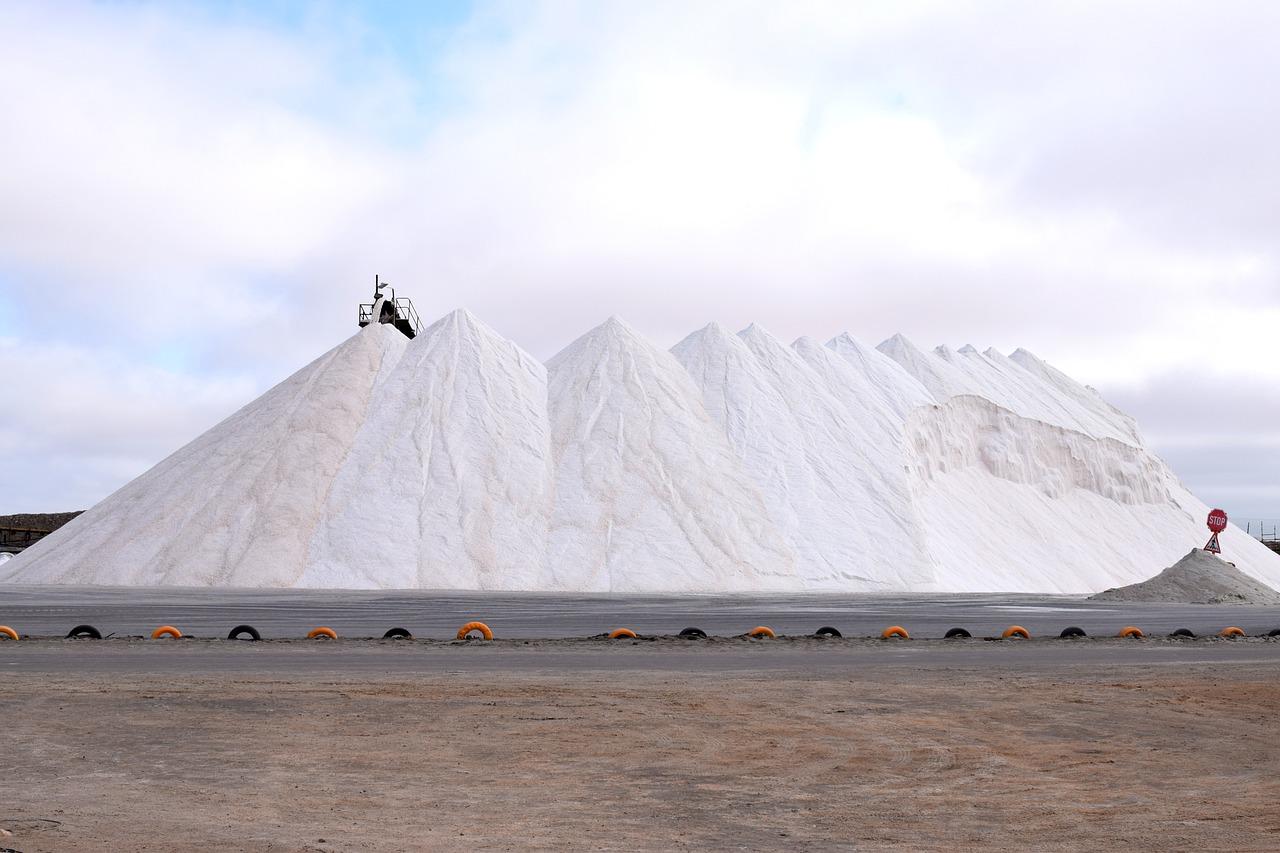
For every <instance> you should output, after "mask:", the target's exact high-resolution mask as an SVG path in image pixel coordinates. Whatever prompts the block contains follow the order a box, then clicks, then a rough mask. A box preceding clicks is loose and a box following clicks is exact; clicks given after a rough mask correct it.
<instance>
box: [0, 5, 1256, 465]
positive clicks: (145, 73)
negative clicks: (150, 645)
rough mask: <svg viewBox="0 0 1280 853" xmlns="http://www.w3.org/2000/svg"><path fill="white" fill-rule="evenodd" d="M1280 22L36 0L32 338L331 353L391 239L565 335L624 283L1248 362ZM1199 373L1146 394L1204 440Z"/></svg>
mask: <svg viewBox="0 0 1280 853" xmlns="http://www.w3.org/2000/svg"><path fill="white" fill-rule="evenodd" d="M335 21H336V23H335ZM1278 29H1280V27H1277V12H1276V11H1274V10H1273V9H1272V7H1270V6H1267V5H1265V4H1245V3H1227V4H1215V5H1214V6H1213V7H1208V6H1203V5H1199V4H1178V3H1172V4H1171V3H1150V4H1148V3H1129V4H1124V5H1122V6H1116V5H1115V4H1079V3H1071V4H1024V3H1012V2H991V3H862V4H856V5H854V4H848V3H788V4H777V3H758V4H744V3H736V2H735V3H700V4H685V3H656V4H630V3H617V4H609V3H584V4H566V3H504V4H494V5H482V6H481V7H480V8H479V9H478V10H477V11H476V14H475V15H474V16H473V17H472V18H471V20H470V21H468V22H466V23H465V24H464V25H463V26H462V27H461V28H459V30H458V31H457V32H455V33H453V34H452V35H451V37H450V38H449V39H447V40H445V41H444V42H443V47H437V48H434V50H435V51H436V52H433V53H431V54H424V55H423V56H421V57H419V58H418V60H419V62H418V65H417V67H415V68H410V67H408V66H407V65H402V66H399V67H396V66H395V65H393V64H392V63H390V62H389V61H388V60H387V59H386V58H385V56H386V51H384V50H383V49H382V48H383V47H385V45H383V44H381V43H380V41H379V36H378V34H377V32H376V28H372V27H370V26H368V25H366V24H362V23H361V22H359V21H353V20H350V19H337V18H330V19H323V18H316V19H314V20H312V21H310V22H309V23H308V24H307V26H306V27H305V28H304V29H302V30H300V31H287V30H283V29H279V28H271V27H267V26H265V25H262V24H261V23H258V22H255V21H253V20H252V19H250V18H245V17H239V18H236V17H232V18H223V19H216V18H213V17H210V16H208V15H203V14H201V13H198V12H195V11H193V10H192V8H190V7H163V6H161V7H152V6H122V5H106V6H82V5H62V4H60V5H58V6H57V7H56V8H55V7H54V6H52V5H49V4H27V5H23V4H9V5H6V6H4V7H3V8H0V103H2V104H4V105H5V106H4V107H3V113H0V121H3V122H4V126H3V128H0V130H3V131H4V132H0V162H3V163H7V164H15V168H11V169H3V170H0V194H3V196H4V198H5V199H6V203H5V204H4V205H2V206H0V287H3V288H5V290H4V292H3V294H0V295H2V296H3V298H4V299H5V300H8V301H10V302H11V303H12V305H14V306H17V308H18V310H19V313H20V317H21V318H22V328H21V332H20V333H21V334H22V336H23V346H24V347H26V346H33V345H34V346H41V347H43V346H50V345H53V342H55V341H60V343H59V344H58V345H60V346H73V347H83V348H85V349H86V352H90V351H92V352H95V353H96V352H99V351H108V352H112V353H114V354H115V357H117V358H119V359H120V364H119V365H118V369H119V370H120V371H121V372H122V373H123V374H125V375H129V374H130V373H131V372H132V373H135V374H136V373H138V372H139V371H143V372H145V370H146V369H149V368H147V365H149V364H152V363H154V362H155V360H156V357H157V355H156V354H157V353H158V352H167V351H170V350H179V351H181V352H182V353H183V356H184V360H185V361H186V363H188V364H189V371H190V375H189V376H188V377H186V378H185V380H184V381H190V382H191V383H193V385H192V387H193V388H195V387H196V386H199V385H200V384H202V383H206V382H211V381H215V380H211V379H209V378H208V377H228V376H230V377H252V378H253V381H254V382H255V383H256V385H257V386H258V387H263V386H264V385H265V384H267V383H268V381H270V380H273V379H278V378H279V377H281V376H283V375H284V374H286V373H288V372H289V371H290V370H292V369H294V368H296V367H297V366H299V365H300V364H302V363H304V362H305V361H307V360H309V359H310V358H311V357H313V356H314V355H316V354H317V353H319V352H320V351H322V350H323V349H325V348H327V347H328V346H330V345H332V344H333V343H334V342H335V341H336V340H337V339H339V338H340V337H341V336H342V335H344V334H345V333H347V332H348V331H350V330H351V328H352V327H353V322H352V321H353V319H354V316H353V311H354V305H353V303H354V302H355V301H357V300H358V299H360V298H363V297H364V296H365V292H364V290H365V288H366V286H367V280H368V278H370V277H371V276H372V274H373V273H374V272H379V273H382V274H383V275H384V276H386V277H388V278H390V279H391V280H392V281H393V283H395V284H396V285H397V286H399V287H400V288H401V291H402V293H407V294H409V295H411V296H413V297H414V298H415V300H416V301H417V302H418V304H419V307H420V310H421V311H422V313H423V314H424V316H435V315H437V314H439V313H443V312H444V311H445V310H448V309H450V308H452V307H455V306H457V305H464V304H465V305H467V306H468V307H470V308H472V309H473V310H475V311H476V312H477V313H478V314H480V315H481V316H483V317H485V318H486V320H487V321H489V322H490V323H491V324H493V325H494V326H495V327H496V328H498V329H499V330H500V331H502V332H504V333H505V334H507V335H509V336H511V337H513V338H515V339H516V340H517V341H519V342H520V343H521V344H523V345H524V346H526V347H527V348H529V349H530V350H532V351H533V352H535V353H536V354H539V355H542V356H549V355H550V354H552V353H554V352H555V351H556V350H557V349H558V348H559V347H560V346H562V345H563V344H565V343H567V342H568V341H569V340H571V339H572V338H573V337H575V336H576V335H577V334H579V333H580V332H581V331H583V330H584V329H585V328H587V327H588V326H590V325H593V324H594V323H596V322H598V321H599V320H600V319H601V318H603V317H605V316H607V315H609V314H612V313H618V314H621V315H623V316H625V317H627V318H628V320H629V321H631V322H632V323H633V324H635V325H636V326H638V327H639V328H641V329H643V330H644V331H646V332H648V333H649V334H650V335H652V336H653V337H654V338H655V339H656V340H659V341H669V342H674V341H675V340H677V339H678V338H680V337H682V336H683V335H684V334H685V333H686V332H687V331H689V330H690V329H692V328H695V327H697V326H699V325H701V324H702V323H704V322H705V321H706V320H708V319H712V318H714V319H718V320H721V321H722V322H725V323H727V324H730V325H736V326H741V325H746V324H747V323H748V322H750V321H753V320H758V321H762V322H763V323H764V324H765V325H767V326H768V327H769V328H770V329H771V330H772V331H774V332H775V333H776V334H778V335H780V336H784V337H794V336H798V335H801V334H808V335H813V336H815V337H822V336H826V335H830V334H834V333H836V332H839V331H842V330H844V329H846V328H847V329H850V330H852V331H854V332H855V333H856V334H858V335H860V336H862V337H864V338H868V339H870V340H872V341H875V340H878V339H879V338H881V337H884V336H888V335H889V334H891V333H892V332H895V331H899V330H901V331H905V332H907V333H908V334H909V335H910V336H912V337H913V338H915V339H917V340H918V341H919V342H921V343H926V342H928V343H932V342H943V341H945V342H949V343H952V344H961V343H966V342H973V343H975V344H980V345H984V346H985V345H987V344H994V345H996V346H998V347H1001V348H1005V349H1008V348H1012V347H1014V346H1019V345H1022V346H1027V347H1028V348H1030V349H1033V350H1035V351H1037V352H1039V353H1040V354H1042V355H1044V356H1046V357H1048V358H1050V359H1051V360H1053V361H1055V362H1057V363H1059V364H1060V365H1061V366H1063V367H1064V368H1067V369H1069V370H1070V371H1072V372H1073V373H1075V374H1077V375H1078V376H1079V377H1080V378H1081V379H1083V380H1085V381H1088V382H1092V383H1094V384H1097V385H1099V386H1100V387H1102V388H1103V390H1104V391H1105V390H1112V391H1115V392H1116V393H1119V394H1122V395H1124V394H1130V392H1133V394H1136V393H1137V392H1136V391H1135V390H1134V389H1141V388H1143V387H1145V385H1146V384H1149V383H1151V382H1152V381H1153V378H1154V377H1166V376H1174V377H1177V376H1181V375H1185V373H1186V371H1188V370H1191V369H1202V367H1203V365H1205V364H1212V365H1213V368H1212V369H1213V370H1214V371H1215V372H1216V373H1217V374H1218V375H1219V379H1218V381H1219V382H1221V383H1223V384H1225V385H1226V386H1235V387H1243V383H1246V382H1250V381H1252V380H1253V377H1255V376H1256V375H1257V373H1258V372H1259V371H1260V370H1265V369H1267V368H1265V367H1264V366H1263V365H1267V364H1273V363H1274V362H1275V357H1276V355H1277V354H1280V352H1278V350H1277V347H1276V346H1275V344H1274V342H1273V335H1274V332H1273V330H1274V328H1275V319H1276V317H1277V314H1278V313H1280V288H1278V287H1277V263H1276V255H1275V249H1274V248H1273V245H1272V242H1273V241H1272V240H1271V238H1270V234H1271V233H1273V231H1274V225H1275V213H1274V204H1273V199H1274V198H1275V197H1276V195H1277V190H1280V187H1276V186H1275V182H1276V181H1277V180H1280V178H1277V177H1276V176H1277V175H1280V151H1277V150H1275V149H1274V147H1273V146H1271V145H1270V144H1269V143H1270V140H1272V139H1274V138H1276V136H1277V135H1280V114H1275V113H1274V111H1268V110H1266V109H1264V108H1263V105H1265V104H1266V103H1269V99H1270V93H1269V91H1268V90H1267V89H1266V87H1267V86H1268V85H1269V82H1268V81H1269V80H1271V79H1274V78H1275V76H1276V73H1277V72H1280V58H1277V56H1276V54H1275V52H1274V50H1273V45H1274V41H1275V36H1276V35H1277V30H1278ZM420 69H426V72H425V73H428V74H430V75H431V77H430V80H429V81H427V83H425V84H424V82H423V81H422V80H421V79H419V78H418V77H417V76H416V75H417V74H418V72H419V70H420ZM428 89H429V90H430V91H431V92H433V93H435V94H436V95H439V97H433V98H425V99H424V97H423V92H424V91H425V90H428ZM441 93H443V94H441ZM423 103H425V104H426V106H425V107H423V106H422V104H423ZM50 304H53V305H55V306H56V309H55V310H48V308H47V307H46V306H48V305H50ZM86 357H87V356H86ZM64 369H65V370H66V371H69V372H68V373H67V374H66V379H65V381H66V382H68V383H69V384H71V385H75V384H76V383H77V382H80V384H83V382H82V381H81V380H78V379H77V375H76V373H75V371H76V370H78V369H80V368H78V367H77V366H76V365H75V364H66V365H64ZM223 381H229V380H225V379H224V380H223ZM234 381H236V382H238V381H243V380H240V379H236V380H234ZM237 387H239V386H237ZM1158 387H1159V388H1161V389H1162V390H1161V393H1162V394H1165V395H1167V396H1166V397H1165V398H1163V399H1165V400H1172V399H1176V398H1177V397H1178V395H1180V394H1186V393H1189V388H1190V386H1189V385H1187V386H1179V385H1178V383H1177V382H1176V381H1174V382H1172V383H1170V382H1169V381H1168V380H1165V379H1161V380H1160V382H1159V383H1158ZM1180 388H1181V390H1180ZM1133 394H1130V395H1131V396H1132V395H1133ZM233 396H234V395H233ZM1232 399H1233V400H1234V401H1235V402H1234V403H1233V405H1234V406H1236V407H1237V408H1236V409H1235V410H1234V412H1232V413H1228V417H1233V418H1236V419H1237V420H1240V421H1242V422H1243V421H1248V420H1249V417H1248V415H1249V411H1248V410H1249V407H1250V406H1251V403H1250V398H1249V397H1248V396H1246V395H1237V396H1233V397H1232ZM96 405H100V406H101V407H102V408H103V409H104V410H105V409H107V408H109V407H110V406H111V405H112V402H111V400H109V399H101V400H98V401H97V403H96ZM1168 409H1169V407H1167V406H1153V407H1151V408H1150V411H1151V415H1150V417H1151V418H1152V419H1154V420H1153V421H1152V422H1147V423H1145V424H1144V425H1145V426H1146V427H1147V430H1148V431H1149V432H1151V433H1152V434H1156V435H1160V436H1168V437H1169V439H1168V440H1169V441H1170V442H1176V441H1177V440H1179V439H1178V436H1180V435H1182V436H1185V432H1180V431H1179V430H1180V426H1179V423H1178V419H1177V418H1176V417H1175V416H1174V415H1173V414H1172V413H1171V412H1170V411H1169V410H1168ZM4 423H5V421H4V420H3V419H0V426H3V425H4ZM140 429H142V430H143V431H144V432H145V427H140Z"/></svg>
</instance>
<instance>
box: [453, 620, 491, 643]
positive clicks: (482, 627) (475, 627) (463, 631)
mask: <svg viewBox="0 0 1280 853" xmlns="http://www.w3.org/2000/svg"><path fill="white" fill-rule="evenodd" d="M472 631H479V632H480V636H482V637H484V638H485V639H486V640H492V639H493V632H492V631H490V630H489V626H488V625H486V624H484V623H483V622H468V623H467V624H465V625H463V626H462V627H461V628H459V629H458V639H459V640H465V639H466V638H467V634H470V633H471V632H472Z"/></svg>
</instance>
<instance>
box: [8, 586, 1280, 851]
mask: <svg viewBox="0 0 1280 853" xmlns="http://www.w3.org/2000/svg"><path fill="white" fill-rule="evenodd" d="M11 592H12V593H13V594H10V595H8V596H7V598H6V600H5V601H4V603H3V605H0V622H3V623H4V624H9V623H14V624H16V625H18V626H19V627H20V628H21V629H22V637H23V638H22V639H21V640H19V641H16V642H15V641H12V640H4V639H0V673H3V676H4V677H3V678H2V679H0V702H3V705H4V728H3V735H2V736H0V737H2V746H3V749H0V773H2V774H4V778H5V779H6V780H7V784H6V787H5V793H4V796H3V799H2V803H0V805H2V807H0V848H4V849H9V850H17V851H22V853H37V851H68V850H69V851H80V850H94V851H97V850H112V851H159V850H164V851H169V850H210V849H218V850H246V851H310V853H315V852H316V851H416V850H476V849H481V850H509V851H524V850H671V849H699V850H724V849H753V850H759V849H778V850H802V851H804V850H832V849H841V850H846V849H848V850H884V849H900V850H935V849H966V848H967V849H972V848H982V849H996V850H1000V849H1008V850H1025V849H1037V850H1068V849H1070V850H1074V849H1100V848H1103V847H1114V846H1116V845H1125V846H1130V847H1139V848H1149V847H1151V846H1153V845H1154V846H1159V847H1160V848H1161V849H1165V850H1191V849H1197V850H1199V849H1223V848H1231V849H1234V850H1258V851H1261V850H1274V849H1276V848H1277V847H1278V846H1280V807H1277V806H1276V803H1277V802H1280V783H1278V782H1277V780H1276V776H1275V767H1276V766H1277V765H1278V764H1280V746H1277V744H1280V716H1278V715H1276V714H1275V712H1274V709H1275V707H1276V706H1277V703H1280V638H1268V637H1266V636H1258V635H1259V634H1263V635H1265V634H1266V633H1267V630H1268V629H1270V628H1272V627H1275V626H1277V625H1280V610H1278V609H1277V608H1261V607H1178V606H1153V605H1146V606H1138V607H1133V606H1129V605H1125V606H1124V607H1123V608H1114V607H1098V606H1096V605H1094V604H1092V603H1087V602H1082V601H1080V600H1079V599H1070V598H1057V599H1045V598H1043V597H1040V598H1032V597H1008V596H1004V597H1002V596H969V597H945V596H937V597H883V598H872V597H856V598H855V597H848V598H834V597H833V598H821V597H816V598H815V597H811V598H804V597H796V598H786V597H782V598H777V599H773V600H770V601H765V600H762V599H756V598H750V597H706V598H691V597H685V598H678V597H666V598H657V597H633V598H618V597H599V598H591V597H573V598H556V597H554V596H483V595H461V594H458V595H443V594H433V595H423V594H415V595H404V594H374V593H367V594H366V593H360V594H356V593H349V594H339V593H324V594H320V593H293V592H286V593H267V592H263V593H245V592H244V591H238V592H237V591H233V592H227V591H222V592H215V591H209V592H207V593H204V594H202V595H201V594H193V593H192V592H191V591H172V590H146V591H137V590H135V591H132V592H126V591H123V590H114V591H113V590H105V591H104V590H79V591H75V590H69V589H64V590H57V589H44V590H25V591H24V590H12V591H11ZM473 617H482V618H484V619H485V620H486V621H487V622H488V623H489V624H490V625H492V627H493V629H494V631H495V633H496V635H497V638H496V639H494V640H492V641H484V640H457V639H455V638H454V637H455V633H456V631H457V630H458V628H460V627H461V626H463V625H464V624H465V623H466V622H468V621H472V618H473ZM1015 620H1016V623H1018V624H1021V625H1024V626H1026V627H1027V628H1028V630H1029V633H1031V634H1032V639H1030V640H1022V639H985V638H987V637H999V636H1000V634H1001V633H1002V631H1003V630H1004V629H1007V628H1008V626H1009V625H1011V624H1013V623H1014V622H1015ZM91 623H97V627H98V628H99V629H101V633H103V635H104V637H105V638H104V639H101V640H92V639H80V640H71V639H62V638H61V635H62V634H63V633H65V632H66V631H67V630H69V629H70V628H71V627H74V626H76V625H80V624H91ZM899 623H901V624H902V625H903V626H904V627H906V628H907V629H909V631H910V633H911V636H912V639H907V640H903V639H891V640H885V639H881V638H880V633H881V632H882V631H883V630H884V629H885V628H886V627H888V626H890V625H894V624H899ZM326 624H327V625H329V626H331V627H333V628H334V629H335V631H334V633H336V634H337V635H338V636H339V639H337V640H332V639H312V640H308V639H305V635H306V634H307V633H308V632H309V631H311V630H312V629H314V628H316V627H318V626H322V625H326ZM401 624H403V625H404V626H405V627H407V628H409V629H410V630H411V632H412V633H414V635H415V639H381V635H382V633H383V632H384V631H386V629H387V628H389V627H391V626H393V625H401ZM1233 624H1238V625H1241V626H1242V627H1243V628H1244V629H1245V630H1246V633H1248V634H1249V635H1250V636H1248V637H1243V638H1237V639H1223V638H1219V637H1217V636H1216V632H1217V631H1218V630H1221V628H1222V627H1225V626H1227V625H1233ZM161 625H172V626H173V627H175V628H177V629H181V630H180V633H182V634H183V635H184V636H183V638H182V639H171V638H170V639H155V640H153V639H150V635H151V633H152V632H153V631H154V630H155V629H157V628H158V627H159V626H161ZM243 625H253V626H256V628H257V629H260V631H261V634H262V636H263V639H262V640H261V641H257V642H250V641H243V640H228V639H223V637H225V636H226V633H227V632H228V631H230V630H231V628H233V627H240V626H243ZM695 625H696V626H700V627H702V628H705V629H706V633H708V634H709V635H710V636H709V637H707V638H704V639H685V638H680V637H678V636H676V634H677V633H678V632H679V630H680V629H681V628H684V627H690V626H695ZM954 625H967V626H968V627H969V628H971V629H972V633H973V635H974V636H973V638H970V639H955V640H944V639H941V635H942V634H943V633H944V632H945V630H946V628H947V627H950V626H954ZM1069 625H1079V626H1082V627H1084V628H1085V629H1087V632H1088V633H1089V635H1090V636H1089V637H1088V638H1075V639H1059V638H1058V637H1057V633H1058V631H1060V630H1061V629H1062V628H1063V627H1064V626H1069ZM1126 625H1140V626H1142V627H1144V629H1145V633H1146V636H1145V637H1144V638H1141V639H1120V638H1117V637H1116V636H1115V634H1116V633H1118V632H1119V630H1120V629H1121V628H1122V627H1124V626H1126ZM1182 625H1187V626H1189V627H1191V628H1192V629H1194V631H1195V633H1197V634H1199V635H1200V636H1199V637H1197V638H1195V639H1186V638H1182V639H1178V638H1170V637H1168V636H1167V634H1168V633H1169V632H1170V631H1171V630H1172V628H1173V627H1174V626H1182ZM764 626H768V627H771V628H773V629H774V630H775V632H776V633H777V634H778V635H779V636H777V637H776V638H767V637H765V638H760V639H752V638H747V637H744V636H742V635H743V634H745V633H746V632H747V631H748V630H750V629H752V628H753V627H764ZM820 626H830V627H835V628H838V629H839V630H840V631H841V632H842V633H843V634H844V636H843V637H840V638H834V637H833V638H827V639H818V638H814V637H812V636H810V635H811V634H812V633H813V632H814V631H816V630H817V629H818V628H819V627H820ZM621 627H629V628H634V629H637V633H639V634H640V636H639V637H637V638H627V637H624V638H620V639H615V640H610V639H606V638H601V637H599V635H601V634H605V633H606V632H608V631H611V630H613V629H616V628H621ZM193 635H195V636H193ZM6 833H7V834H6Z"/></svg>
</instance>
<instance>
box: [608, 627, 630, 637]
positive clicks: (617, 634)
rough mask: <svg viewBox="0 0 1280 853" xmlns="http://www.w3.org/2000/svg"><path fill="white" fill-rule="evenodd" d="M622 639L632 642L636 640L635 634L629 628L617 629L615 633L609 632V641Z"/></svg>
mask: <svg viewBox="0 0 1280 853" xmlns="http://www.w3.org/2000/svg"><path fill="white" fill-rule="evenodd" d="M624 637H626V638H629V639H632V640H634V639H635V638H636V632H635V631H632V630H631V629H630V628H619V629H618V630H616V631H610V632H609V639H610V640H621V639H623V638H624Z"/></svg>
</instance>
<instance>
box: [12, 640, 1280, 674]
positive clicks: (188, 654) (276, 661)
mask: <svg viewBox="0 0 1280 853" xmlns="http://www.w3.org/2000/svg"><path fill="white" fill-rule="evenodd" d="M1200 664H1213V665H1218V666H1230V665H1241V664H1248V665H1259V664H1262V665H1272V666H1275V667H1276V671H1277V673H1278V674H1280V640H1257V639H1251V640H1236V641H1226V640H1216V639H1212V640H1210V639H1202V640H1188V641H1170V640H1140V641H1122V640H1116V639H1105V640H1073V641H1062V640H1057V639H1044V640H1034V641H1031V642H1025V641H1021V642H1019V641H1003V642H985V641H983V640H967V641H958V642H957V641H945V640H912V641H910V642H903V641H898V642H885V641H881V640H828V641H820V640H811V639H800V640H772V641H769V640H763V641H760V640H756V641H752V640H711V641H689V640H676V639H670V640H657V641H640V642H629V641H613V642H610V641H589V640H568V641H565V640H533V641H528V642H524V641H518V640H506V641H502V640H499V641H496V642H493V643H482V642H472V643H452V642H430V641H414V642H405V641H399V642H396V641H381V640H346V641H340V642H338V643H332V642H324V641H310V642H308V641H305V640H293V641H275V642H264V643H246V642H228V641H226V640H195V641H188V640H177V641H174V640H165V641H152V640H132V641H125V640H110V641H101V642H94V641H90V640H37V641H24V642H20V643H12V642H0V675H2V674H3V673H49V674H51V675H58V676H66V675H72V676H75V675H85V676H90V675H116V674H118V675H132V676H137V675H161V676H175V677H178V676H181V677H198V676H201V675H214V674H236V675H243V676H257V677H267V678H284V679H292V678H295V677H298V676H306V677H317V676H335V677H347V678H350V677H356V676H365V677H374V676H387V675H392V676H395V675H403V676H412V675H415V674H437V675H439V674H448V673H459V674H464V675H465V674H468V673H510V674H522V675H527V674H535V673H545V674H559V675H564V674H566V673H583V674H586V673H626V672H640V671H647V672H662V671H669V672H683V673H688V672H702V673H708V674H711V673H743V674H746V675H750V674H752V673H756V674H761V675H767V674H769V673H786V674H788V675H814V676H822V677H831V676H833V675H839V674H841V673H846V674H854V673H858V672H865V671H867V670H872V669H884V668H890V669H909V670H911V671H913V672H916V673H919V674H920V675H921V676H922V677H927V676H928V674H929V673H935V674H936V675H937V677H943V678H945V677H953V676H954V674H955V673H956V672H957V671H965V670H974V671H977V670H981V671H992V670H1001V671H1010V672H1014V673H1017V672H1025V673H1038V674H1044V673H1046V672H1060V673H1061V674H1062V675H1063V676H1064V677H1067V676H1069V675H1070V674H1072V673H1076V674H1089V673H1093V674H1096V673H1097V672H1099V671H1101V670H1104V669H1107V670H1110V669H1114V668H1115V667H1141V668H1145V669H1150V668H1153V667H1178V666H1187V665H1200Z"/></svg>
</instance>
